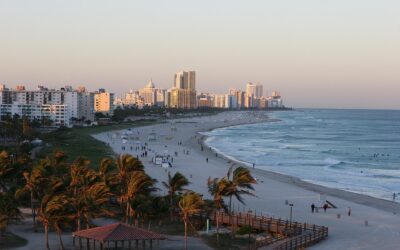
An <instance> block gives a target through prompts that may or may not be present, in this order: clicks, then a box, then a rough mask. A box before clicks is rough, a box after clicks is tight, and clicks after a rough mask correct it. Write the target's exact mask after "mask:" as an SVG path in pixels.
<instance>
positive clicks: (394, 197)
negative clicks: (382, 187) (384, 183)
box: [393, 193, 396, 201]
mask: <svg viewBox="0 0 400 250" xmlns="http://www.w3.org/2000/svg"><path fill="white" fill-rule="evenodd" d="M394 200H396V193H393V201H394Z"/></svg>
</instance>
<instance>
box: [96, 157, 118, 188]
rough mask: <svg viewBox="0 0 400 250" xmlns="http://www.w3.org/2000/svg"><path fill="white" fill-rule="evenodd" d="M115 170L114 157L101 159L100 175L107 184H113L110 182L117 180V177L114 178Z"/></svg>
mask: <svg viewBox="0 0 400 250" xmlns="http://www.w3.org/2000/svg"><path fill="white" fill-rule="evenodd" d="M113 170H114V161H113V159H111V158H109V157H106V158H103V159H101V161H100V166H99V176H100V178H101V180H102V181H103V182H104V183H106V184H107V185H110V184H111V183H110V182H115V180H114V179H115V178H113V176H114V175H112V172H113ZM112 184H114V183H112Z"/></svg>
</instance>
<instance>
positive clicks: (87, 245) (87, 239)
mask: <svg viewBox="0 0 400 250" xmlns="http://www.w3.org/2000/svg"><path fill="white" fill-rule="evenodd" d="M86 248H87V249H90V246H89V238H86Z"/></svg>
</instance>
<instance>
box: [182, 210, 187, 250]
mask: <svg viewBox="0 0 400 250" xmlns="http://www.w3.org/2000/svg"><path fill="white" fill-rule="evenodd" d="M183 221H184V223H185V250H187V249H188V248H187V219H186V218H185V219H183Z"/></svg>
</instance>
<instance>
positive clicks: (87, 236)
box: [72, 223, 166, 250]
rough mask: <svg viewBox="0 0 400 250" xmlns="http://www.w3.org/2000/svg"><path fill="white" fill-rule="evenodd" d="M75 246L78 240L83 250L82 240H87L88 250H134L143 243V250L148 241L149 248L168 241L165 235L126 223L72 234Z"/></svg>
mask: <svg viewBox="0 0 400 250" xmlns="http://www.w3.org/2000/svg"><path fill="white" fill-rule="evenodd" d="M72 237H73V245H74V247H76V246H75V241H76V239H78V242H79V243H78V244H79V245H78V246H77V248H78V249H83V247H82V240H86V247H85V248H86V249H100V250H103V249H118V248H119V247H120V249H132V247H133V244H132V243H135V248H136V249H137V248H138V247H139V243H140V242H141V243H142V248H143V249H144V248H146V241H147V242H148V243H149V247H150V248H152V247H153V241H154V240H155V241H157V243H158V242H159V240H164V239H166V238H165V237H164V236H163V235H161V234H158V233H155V232H151V231H147V230H144V229H141V228H138V227H134V226H130V225H128V224H125V223H115V224H110V225H106V226H102V227H94V228H90V229H86V230H80V231H77V232H74V233H72Z"/></svg>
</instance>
